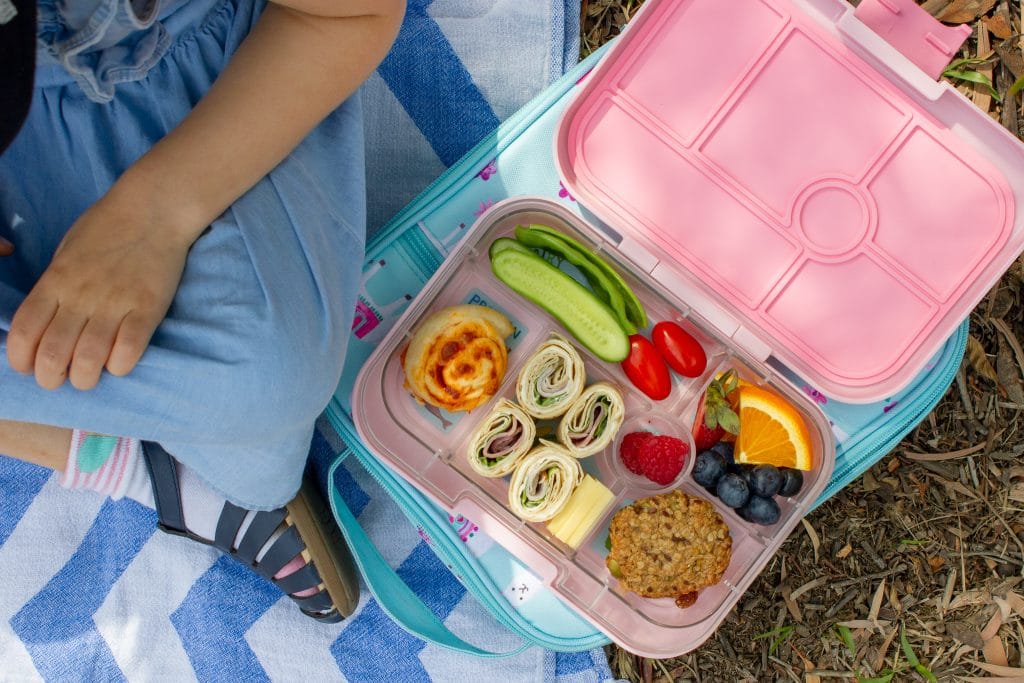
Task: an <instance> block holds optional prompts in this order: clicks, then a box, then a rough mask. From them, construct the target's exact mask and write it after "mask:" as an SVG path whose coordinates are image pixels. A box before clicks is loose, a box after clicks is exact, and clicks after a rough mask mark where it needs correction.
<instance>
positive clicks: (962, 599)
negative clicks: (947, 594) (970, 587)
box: [949, 591, 992, 610]
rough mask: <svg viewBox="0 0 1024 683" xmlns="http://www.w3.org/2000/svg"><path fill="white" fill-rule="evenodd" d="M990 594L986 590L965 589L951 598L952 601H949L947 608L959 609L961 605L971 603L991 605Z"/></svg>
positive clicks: (966, 605) (969, 604)
mask: <svg viewBox="0 0 1024 683" xmlns="http://www.w3.org/2000/svg"><path fill="white" fill-rule="evenodd" d="M991 604H992V594H991V593H989V592H988V591H967V592H966V593H961V594H960V595H958V596H956V597H955V598H953V602H951V603H949V609H951V610H954V609H960V608H961V607H969V606H973V605H991Z"/></svg>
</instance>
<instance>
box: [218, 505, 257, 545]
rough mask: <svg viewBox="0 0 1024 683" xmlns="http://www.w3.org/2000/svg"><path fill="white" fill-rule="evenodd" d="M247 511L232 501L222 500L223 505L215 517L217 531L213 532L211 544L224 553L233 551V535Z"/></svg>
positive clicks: (236, 533) (235, 533)
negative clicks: (218, 515) (218, 514)
mask: <svg viewBox="0 0 1024 683" xmlns="http://www.w3.org/2000/svg"><path fill="white" fill-rule="evenodd" d="M247 514H249V511H248V510H246V509H245V508H241V507H238V506H237V505H235V504H234V503H231V502H228V501H224V507H223V508H222V509H221V511H220V517H218V518H217V531H216V532H214V536H213V545H214V546H216V547H217V548H220V549H221V550H223V551H224V552H226V553H233V552H234V550H235V537H237V536H238V530H239V529H241V528H242V522H243V521H245V516H246V515H247Z"/></svg>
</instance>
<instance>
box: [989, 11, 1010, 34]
mask: <svg viewBox="0 0 1024 683" xmlns="http://www.w3.org/2000/svg"><path fill="white" fill-rule="evenodd" d="M985 28H987V29H988V30H989V31H991V32H992V35H994V36H995V37H996V38H1000V39H1002V40H1006V39H1007V38H1009V37H1010V36H1012V35H1013V27H1012V26H1010V22H1009V21H1008V20H1007V19H1006V17H1005V16H1003V15H1002V14H994V15H992V16H991V17H986V18H985Z"/></svg>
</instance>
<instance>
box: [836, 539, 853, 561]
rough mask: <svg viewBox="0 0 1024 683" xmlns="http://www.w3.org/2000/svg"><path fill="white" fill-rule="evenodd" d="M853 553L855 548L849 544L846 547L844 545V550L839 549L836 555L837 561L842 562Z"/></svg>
mask: <svg viewBox="0 0 1024 683" xmlns="http://www.w3.org/2000/svg"><path fill="white" fill-rule="evenodd" d="M852 552H853V546H852V545H850V544H849V543H847V544H846V545H844V546H843V547H842V548H840V549H839V552H837V553H836V559H837V560H841V559H843V558H845V557H846V556H847V555H849V554H850V553H852Z"/></svg>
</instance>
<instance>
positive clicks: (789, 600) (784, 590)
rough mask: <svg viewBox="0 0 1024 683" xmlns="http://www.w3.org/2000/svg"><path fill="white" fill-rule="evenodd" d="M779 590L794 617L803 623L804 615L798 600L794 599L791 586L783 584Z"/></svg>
mask: <svg viewBox="0 0 1024 683" xmlns="http://www.w3.org/2000/svg"><path fill="white" fill-rule="evenodd" d="M779 592H780V593H781V594H782V599H783V601H785V603H786V609H788V610H789V613H790V614H792V615H793V618H794V619H796V620H797V622H798V623H801V624H802V623H803V621H804V615H803V614H801V613H800V606H799V605H798V604H796V600H794V599H793V591H792V590H790V588H789V586H787V585H783V586H782V587H781V588H780V589H779Z"/></svg>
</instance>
